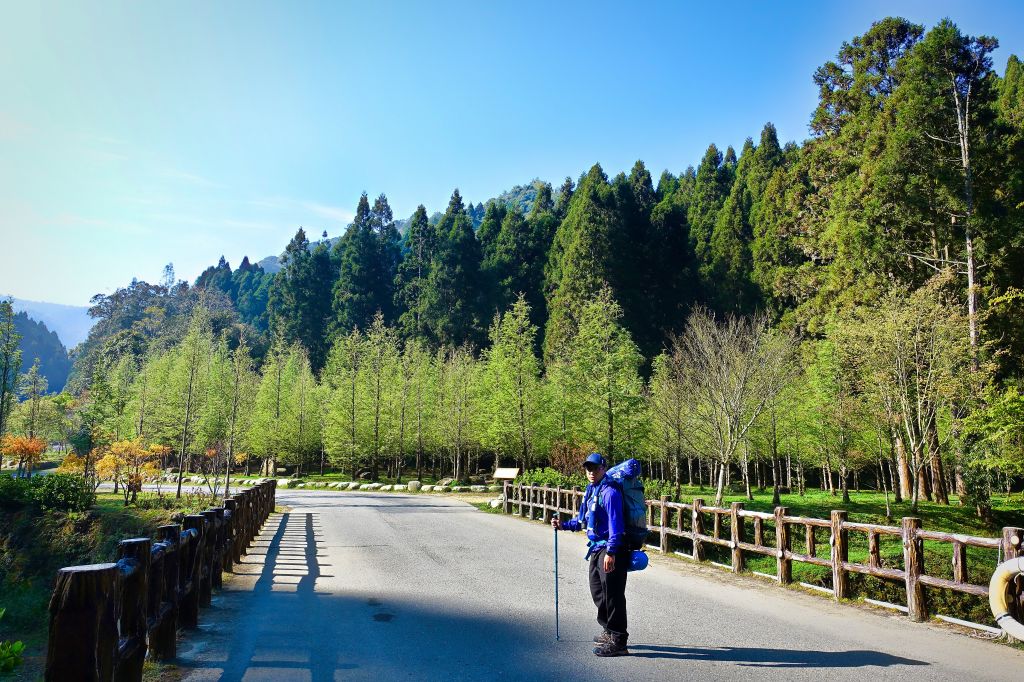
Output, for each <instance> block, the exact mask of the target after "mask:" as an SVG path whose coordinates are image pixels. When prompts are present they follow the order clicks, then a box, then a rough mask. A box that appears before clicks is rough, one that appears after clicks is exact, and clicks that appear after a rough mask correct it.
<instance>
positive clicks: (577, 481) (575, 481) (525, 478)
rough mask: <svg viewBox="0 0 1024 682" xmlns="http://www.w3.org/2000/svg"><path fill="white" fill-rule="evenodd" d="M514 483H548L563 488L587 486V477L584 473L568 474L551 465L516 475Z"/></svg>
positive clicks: (553, 486)
mask: <svg viewBox="0 0 1024 682" xmlns="http://www.w3.org/2000/svg"><path fill="white" fill-rule="evenodd" d="M513 483H514V484H516V485H519V484H520V483H522V484H523V485H547V486H551V487H552V488H556V487H558V486H561V487H563V488H571V487H573V486H577V487H579V488H585V487H587V479H586V478H585V477H584V475H583V473H582V472H581V473H576V474H571V475H569V476H566V475H565V474H563V473H560V472H558V471H556V470H555V469H552V468H550V467H545V468H543V469H529V470H527V471H524V472H523V473H521V474H519V476H516V480H515V481H513Z"/></svg>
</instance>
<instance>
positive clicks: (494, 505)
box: [489, 500, 502, 509]
mask: <svg viewBox="0 0 1024 682" xmlns="http://www.w3.org/2000/svg"><path fill="white" fill-rule="evenodd" d="M501 503H502V500H491V501H490V502H489V504H490V505H491V509H497V508H498V507H500V506H501Z"/></svg>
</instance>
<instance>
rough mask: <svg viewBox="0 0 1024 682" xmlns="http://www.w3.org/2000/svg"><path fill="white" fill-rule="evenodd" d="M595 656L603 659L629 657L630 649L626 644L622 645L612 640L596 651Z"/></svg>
mask: <svg viewBox="0 0 1024 682" xmlns="http://www.w3.org/2000/svg"><path fill="white" fill-rule="evenodd" d="M594 655H595V656H600V657H602V658H607V657H610V656H629V649H627V648H626V643H625V642H621V643H620V642H616V641H615V640H612V641H610V642H608V643H607V644H602V645H601V646H599V647H597V648H596V649H594Z"/></svg>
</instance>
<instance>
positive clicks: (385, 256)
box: [314, 192, 401, 364]
mask: <svg viewBox="0 0 1024 682" xmlns="http://www.w3.org/2000/svg"><path fill="white" fill-rule="evenodd" d="M399 239H400V236H399V234H398V230H397V229H396V228H395V221H394V217H393V215H392V213H391V207H390V206H389V205H388V199H387V197H386V196H384V195H383V194H381V195H380V196H379V197H377V200H376V201H375V202H374V204H373V208H372V209H371V208H370V202H369V200H368V199H367V197H366V193H365V192H364V193H363V194H362V196H361V197H360V198H359V205H358V206H357V207H356V216H355V219H354V220H353V221H352V224H351V225H349V227H348V230H346V232H345V234H344V236H343V237H342V238H341V240H340V241H339V242H338V244H337V246H336V247H335V253H336V258H337V260H338V262H339V274H338V280H337V282H336V283H335V285H334V312H335V332H336V333H341V334H347V333H348V332H349V331H351V330H352V329H354V328H356V327H359V328H360V329H366V328H368V327H369V325H370V323H371V322H372V321H373V317H374V315H375V314H376V313H377V312H378V311H380V313H381V314H382V315H383V316H384V319H385V320H386V321H387V322H391V321H392V320H394V318H395V293H394V288H395V276H396V275H397V273H398V264H399V261H400V259H401V251H400V247H399ZM314 364H315V363H314Z"/></svg>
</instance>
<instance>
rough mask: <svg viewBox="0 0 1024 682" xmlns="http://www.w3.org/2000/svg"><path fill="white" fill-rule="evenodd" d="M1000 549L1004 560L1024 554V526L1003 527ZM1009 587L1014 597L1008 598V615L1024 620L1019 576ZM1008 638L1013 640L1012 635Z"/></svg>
mask: <svg viewBox="0 0 1024 682" xmlns="http://www.w3.org/2000/svg"><path fill="white" fill-rule="evenodd" d="M1002 550H1003V560H1004V561H1005V560H1006V559H1016V558H1017V557H1019V556H1024V528H1015V527H1012V526H1011V527H1007V528H1003V543H1002ZM1010 589H1011V590H1013V591H1014V593H1013V597H1014V598H1013V599H1010V615H1011V616H1013V618H1014V619H1015V620H1017V621H1018V622H1020V621H1024V584H1022V578H1021V577H1020V576H1017V579H1016V581H1014V583H1013V584H1012V585H1011V587H1010ZM1010 639H1011V641H1014V640H1015V638H1013V637H1011V638H1010Z"/></svg>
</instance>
